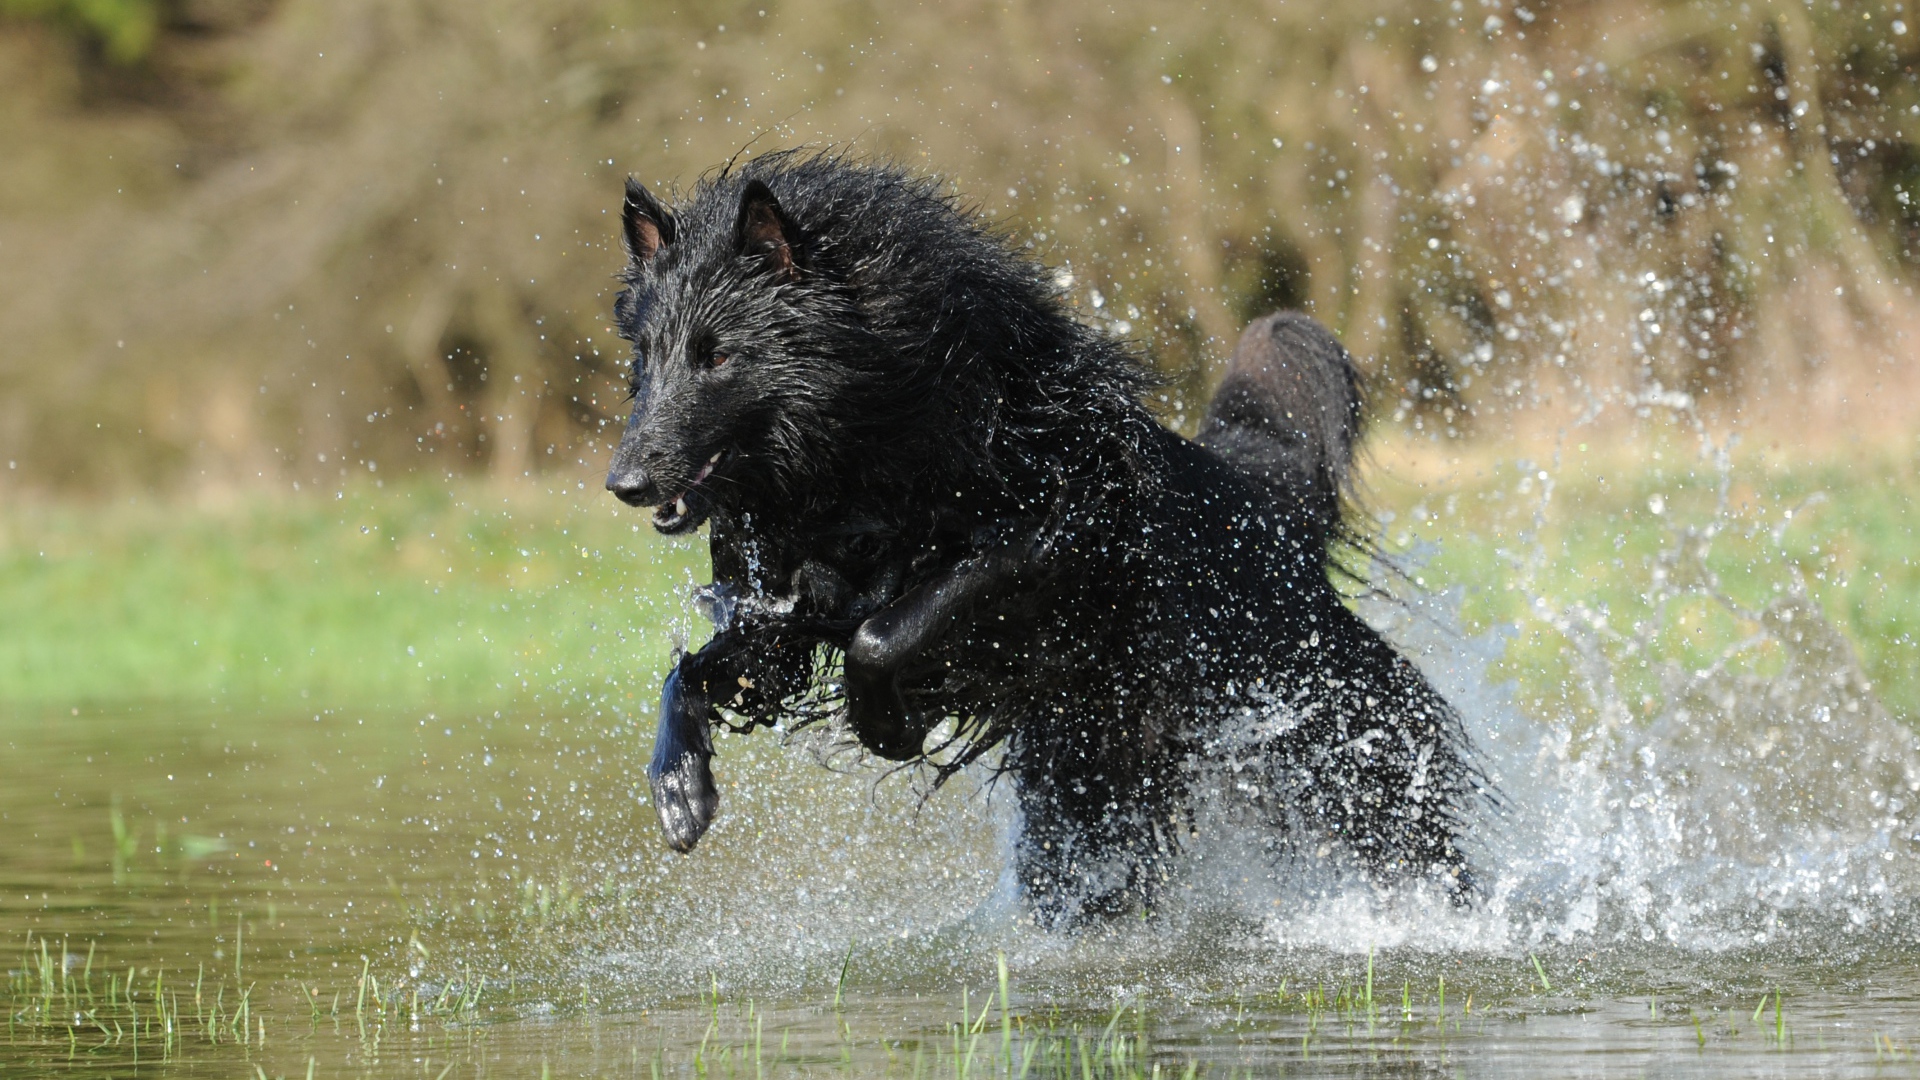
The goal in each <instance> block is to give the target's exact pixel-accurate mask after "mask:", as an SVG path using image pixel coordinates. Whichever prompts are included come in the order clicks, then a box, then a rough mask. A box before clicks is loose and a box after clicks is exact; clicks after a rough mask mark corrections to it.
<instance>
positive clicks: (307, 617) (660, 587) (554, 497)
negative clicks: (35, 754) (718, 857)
mask: <svg viewBox="0 0 1920 1080" xmlns="http://www.w3.org/2000/svg"><path fill="white" fill-rule="evenodd" d="M595 494H597V493H595ZM622 509H624V508H622ZM704 562H705V557H704V555H703V554H701V553H700V552H699V551H698V549H697V548H696V547H695V546H694V545H691V544H680V545H675V544H670V543H668V542H665V541H663V540H661V539H660V538H658V537H656V536H654V535H653V533H652V530H651V529H649V528H647V527H646V526H644V525H643V524H641V520H640V515H638V514H637V513H633V512H627V513H619V514H616V513H615V512H614V509H613V507H612V506H611V505H610V500H607V499H605V498H598V499H596V498H592V497H590V496H589V495H588V494H586V493H584V492H580V491H573V490H567V491H563V492H559V493H544V492H532V491H527V492H516V493H513V494H511V495H502V494H500V493H498V492H496V491H491V490H489V489H486V488H482V487H478V486H465V487H456V488H454V489H452V490H447V489H444V488H439V487H433V486H429V485H425V484H415V485H412V486H409V487H405V488H399V489H396V488H385V489H376V488H374V487H371V486H369V487H365V488H361V489H359V490H352V491H348V492H345V493H344V494H343V495H342V496H341V497H339V498H337V499H329V498H311V499H300V498H288V497H274V498H269V497H264V496H261V497H252V498H244V499H242V500H240V501H237V502H234V503H232V504H231V505H227V506H222V507H217V508H195V507H192V506H188V505H180V504H172V503H164V502H162V503H152V502H134V503H122V504H114V505H102V504H78V503H52V504H35V505H27V506H16V507H14V508H11V509H9V510H7V511H6V512H5V513H4V515H0V704H8V705H12V706H16V707H31V708H46V707H56V708H64V707H69V706H71V707H76V708H77V707H86V706H93V705H102V704H122V703H137V702H152V701H176V702H190V701H200V702H207V701H212V702H221V703H231V704H234V705H248V706H254V705H264V706H288V705H291V704H293V703H296V702H299V703H311V704H313V705H315V706H322V705H324V706H342V707H344V706H371V705H381V706H392V705H406V704H412V703H434V704H445V705H450V706H451V705H455V704H485V703H493V702H503V701H508V700H516V699H525V698H528V697H530V696H534V695H546V694H567V693H594V694H601V693H607V692H611V691H613V690H615V689H618V691H619V692H620V693H622V694H624V693H627V692H628V691H629V690H630V689H632V688H631V687H629V686H628V684H629V683H630V682H634V681H635V680H638V681H639V682H640V683H643V684H644V683H647V682H649V681H651V680H654V679H657V671H658V669H659V667H660V666H661V665H662V664H663V662H664V661H665V659H666V657H667V655H668V652H669V649H670V642H669V639H668V637H667V636H666V632H667V631H669V630H670V629H671V628H672V627H673V626H674V625H675V624H676V623H678V624H679V625H680V626H681V627H682V628H684V627H685V626H686V625H687V621H686V619H685V617H684V615H682V614H681V604H680V602H679V596H680V595H681V586H682V584H683V583H684V582H686V581H688V580H691V578H692V577H694V576H697V575H699V574H700V573H702V572H703V570H702V569H701V567H702V566H703V564H704ZM646 692H649V693H650V692H651V690H647V691H646Z"/></svg>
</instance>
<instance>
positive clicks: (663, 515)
mask: <svg viewBox="0 0 1920 1080" xmlns="http://www.w3.org/2000/svg"><path fill="white" fill-rule="evenodd" d="M726 457H727V451H725V450H721V451H719V452H717V453H715V454H714V455H713V456H712V457H710V458H708V459H707V463H706V464H705V465H702V466H700V471H699V472H697V473H695V474H694V476H693V481H692V482H691V483H689V484H688V485H687V486H686V488H685V490H683V491H681V492H680V494H678V495H676V496H674V497H673V498H671V499H668V500H667V501H666V502H663V503H661V504H660V505H659V506H657V507H655V508H654V511H653V527H654V528H655V529H658V530H659V531H661V532H663V533H677V532H685V531H687V530H688V529H692V528H697V527H698V526H699V524H700V523H701V522H702V521H705V520H706V518H707V512H708V511H709V510H710V509H711V508H712V502H711V500H710V499H709V498H708V494H709V491H708V489H707V488H705V487H703V486H702V485H704V484H705V483H706V481H707V478H708V477H710V476H712V475H713V470H715V469H717V468H719V467H720V463H721V462H722V461H725V460H726Z"/></svg>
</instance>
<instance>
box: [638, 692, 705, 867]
mask: <svg viewBox="0 0 1920 1080" xmlns="http://www.w3.org/2000/svg"><path fill="white" fill-rule="evenodd" d="M695 681H696V682H697V681H698V680H695ZM712 712H713V710H712V708H711V707H710V706H709V705H708V703H707V701H706V698H705V697H704V696H703V695H702V694H700V693H698V692H697V691H695V690H694V689H693V688H692V687H691V686H689V685H688V683H687V682H686V680H685V678H684V662H683V664H682V666H680V667H675V668H674V669H673V671H672V673H670V674H669V675H668V676H667V684H666V686H665V687H664V688H663V689H662V691H661V694H660V732H659V735H658V736H657V737H656V738H655V739H654V743H653V761H652V762H651V763H650V764H648V766H647V782H648V784H649V785H650V786H651V787H652V788H653V807H654V810H655V811H656V812H657V813H658V814H659V815H660V832H661V833H662V834H663V835H664V836H665V837H666V840H667V846H668V847H670V848H672V849H673V850H675V851H679V852H688V851H692V850H693V845H695V844H697V843H699V842H700V838H701V837H702V836H705V835H706V832H707V826H709V825H711V824H713V818H714V815H716V814H718V813H719V812H720V790H719V789H718V788H716V787H715V786H714V783H713V769H712V768H711V766H710V765H709V763H710V762H711V761H712V760H713V739H712V733H711V731H710V726H709V718H710V716H711V714H712Z"/></svg>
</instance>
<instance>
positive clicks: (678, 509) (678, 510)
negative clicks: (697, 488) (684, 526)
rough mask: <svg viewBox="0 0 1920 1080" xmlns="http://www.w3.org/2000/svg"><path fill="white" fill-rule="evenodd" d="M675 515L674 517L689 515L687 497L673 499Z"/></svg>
mask: <svg viewBox="0 0 1920 1080" xmlns="http://www.w3.org/2000/svg"><path fill="white" fill-rule="evenodd" d="M673 516H674V517H686V516H687V500H685V499H675V500H673Z"/></svg>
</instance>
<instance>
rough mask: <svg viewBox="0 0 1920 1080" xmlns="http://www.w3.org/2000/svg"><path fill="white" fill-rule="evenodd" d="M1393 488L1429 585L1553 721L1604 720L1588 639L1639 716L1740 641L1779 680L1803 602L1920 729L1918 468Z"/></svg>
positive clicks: (1680, 456)
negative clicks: (1673, 672)
mask: <svg viewBox="0 0 1920 1080" xmlns="http://www.w3.org/2000/svg"><path fill="white" fill-rule="evenodd" d="M1543 468H1544V469H1545V470H1546V471H1547V473H1548V476H1549V477H1550V479H1551V488H1550V489H1549V486H1548V484H1547V483H1543V482H1542V480H1541V477H1540V472H1541V470H1542V469H1543ZM1376 483H1377V485H1378V488H1379V490H1378V497H1377V499H1376V500H1375V503H1376V505H1377V506H1379V507H1382V508H1385V509H1386V510H1387V511H1388V512H1389V513H1390V514H1391V515H1392V520H1391V521H1390V523H1389V524H1388V526H1387V530H1386V532H1387V538H1388V541H1389V543H1390V544H1391V545H1393V546H1394V547H1396V548H1399V549H1401V550H1403V551H1411V552H1413V553H1414V554H1415V555H1416V557H1424V558H1425V559H1426V560H1427V561H1426V562H1425V564H1424V565H1422V566H1421V567H1420V568H1419V570H1418V571H1416V573H1417V575H1418V577H1419V579H1421V580H1422V581H1423V583H1424V584H1425V585H1427V586H1428V587H1429V588H1440V589H1445V588H1451V587H1458V588H1460V589H1461V590H1462V592H1463V598H1462V599H1463V602H1462V604H1461V615H1462V619H1463V623H1464V627H1463V628H1464V629H1465V630H1467V631H1468V632H1470V633H1484V632H1486V631H1488V630H1491V629H1493V628H1495V627H1500V626H1504V627H1507V628H1509V629H1510V630H1511V631H1512V632H1513V635H1514V636H1513V638H1512V639H1511V641H1510V642H1509V643H1508V645H1507V647H1506V651H1505V656H1504V659H1503V661H1502V663H1501V665H1500V672H1499V674H1501V675H1503V676H1504V677H1507V678H1511V679H1514V680H1515V681H1516V682H1517V684H1518V686H1519V688H1520V690H1521V696H1522V700H1523V702H1525V703H1527V704H1530V705H1532V706H1534V707H1536V708H1540V707H1560V706H1567V705H1572V706H1574V707H1576V708H1585V707H1587V703H1586V702H1585V701H1583V700H1582V698H1583V694H1582V692H1581V690H1580V679H1579V678H1578V677H1577V675H1576V672H1575V666H1576V663H1575V658H1576V654H1575V650H1574V649H1573V648H1572V647H1571V642H1572V640H1573V638H1575V637H1582V636H1584V637H1585V638H1587V639H1588V640H1589V641H1591V642H1592V643H1593V644H1594V646H1595V647H1596V648H1597V649H1598V651H1599V652H1600V653H1601V654H1603V655H1604V656H1605V657H1606V658H1607V660H1608V662H1609V664H1610V666H1611V669H1612V673H1613V675H1614V677H1615V678H1616V679H1617V680H1618V686H1619V689H1620V692H1621V697H1622V698H1623V699H1624V700H1625V702H1626V703H1627V704H1628V706H1629V707H1630V708H1631V709H1632V710H1634V711H1638V712H1646V713H1651V712H1652V711H1653V710H1654V709H1655V708H1656V707H1658V706H1659V704H1660V700H1659V699H1660V695H1661V689H1660V687H1661V676H1662V674H1663V670H1667V669H1670V668H1677V669H1678V670H1682V671H1699V670H1702V669H1705V668H1707V667H1709V666H1711V665H1713V664H1714V663H1716V662H1718V661H1721V660H1722V659H1723V658H1725V657H1726V656H1727V655H1728V654H1729V650H1732V649H1735V648H1737V647H1739V646H1740V645H1741V644H1742V643H1745V644H1746V649H1745V651H1743V652H1742V653H1741V654H1740V656H1739V657H1738V661H1737V662H1738V663H1739V664H1740V665H1742V666H1743V668H1744V670H1747V671H1751V672H1753V673H1755V674H1759V675H1763V676H1764V675H1768V674H1777V673H1779V672H1781V671H1782V670H1784V669H1785V667H1786V665H1787V664H1788V662H1789V660H1788V657H1787V655H1786V649H1785V648H1783V647H1782V640H1781V639H1783V638H1785V637H1790V636H1792V633H1793V631H1791V630H1790V629H1789V628H1787V627H1783V626H1782V625H1781V624H1780V623H1779V622H1778V621H1777V620H1778V617H1779V615H1780V614H1781V613H1784V612H1785V611H1786V610H1787V609H1788V608H1790V607H1792V606H1793V605H1792V600H1793V598H1794V597H1795V596H1796V595H1804V597H1805V598H1806V599H1807V600H1808V601H1810V602H1811V605H1812V606H1813V607H1815V608H1817V609H1818V611H1819V612H1821V613H1823V614H1824V617H1825V619H1826V620H1827V621H1828V622H1829V623H1831V624H1832V625H1833V626H1834V627H1836V628H1837V629H1838V630H1839V631H1840V633H1841V634H1842V636H1844V638H1845V639H1846V641H1847V642H1848V644H1849V645H1850V646H1851V650H1852V652H1853V653H1854V655H1855V657H1856V659H1857V661H1858V663H1859V666H1860V668H1861V669H1862V670H1863V671H1864V673H1865V675H1866V677H1867V679H1868V680H1870V683H1871V686H1872V689H1873V692H1874V694H1875V695H1876V696H1878V697H1879V698H1880V700H1881V701H1882V702H1883V703H1884V704H1885V705H1887V707H1888V708H1889V709H1890V710H1891V711H1892V712H1893V713H1894V714H1896V715H1899V716H1903V717H1908V718H1913V717H1920V540H1916V537H1915V536H1914V532H1913V530H1914V525H1915V523H1916V521H1920V515H1917V514H1916V509H1920V508H1917V507H1916V502H1920V458H1916V457H1914V456H1894V455H1879V456H1865V457H1860V458H1853V459H1839V458H1835V459H1832V460H1827V461H1819V462H1814V463H1808V464H1799V465H1784V464H1781V463H1779V462H1778V461H1772V460H1768V459H1767V458H1764V457H1760V456H1750V457H1746V458H1736V459H1735V460H1734V461H1733V463H1732V464H1731V465H1730V466H1729V467H1727V468H1725V469H1724V470H1723V469H1722V468H1721V467H1719V466H1715V465H1713V464H1711V463H1705V462H1702V461H1701V460H1700V458H1699V455H1698V454H1697V453H1695V452H1693V451H1691V450H1689V449H1685V448H1679V449H1676V448H1674V447H1672V446H1666V447H1665V448H1664V449H1661V450H1659V451H1658V452H1654V451H1643V452H1641V453H1637V454H1632V455H1620V454H1612V455H1605V456H1603V455H1601V454H1599V453H1594V454H1591V455H1589V454H1588V453H1586V452H1585V450H1584V447H1575V446H1569V447H1568V448H1567V450H1566V453H1565V455H1564V456H1563V457H1562V458H1561V460H1560V461H1559V462H1558V463H1557V464H1543V463H1542V462H1540V461H1537V460H1536V461H1531V462H1528V461H1525V460H1520V459H1513V458H1509V459H1504V460H1499V461H1488V462H1486V463H1483V464H1480V465H1478V466H1475V465H1472V464H1468V465H1466V466H1464V467H1462V468H1460V469H1458V470H1457V471H1456V472H1455V473H1454V474H1453V475H1451V476H1449V477H1447V478H1445V479H1444V480H1441V481H1430V482H1427V483H1424V484H1417V483H1413V482H1410V481H1406V480H1401V481H1398V482H1396V481H1394V480H1393V479H1392V478H1391V476H1388V477H1386V478H1384V479H1377V480H1376ZM1416 561H1417V560H1416ZM1770 606H1771V607H1772V614H1768V609H1769V607H1770ZM1756 616H1758V617H1756ZM1770 620H1772V621H1770ZM1761 638H1767V639H1768V640H1760V639H1761Z"/></svg>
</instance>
